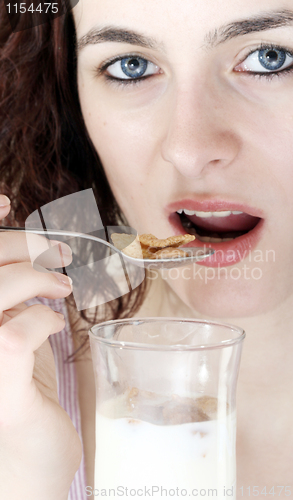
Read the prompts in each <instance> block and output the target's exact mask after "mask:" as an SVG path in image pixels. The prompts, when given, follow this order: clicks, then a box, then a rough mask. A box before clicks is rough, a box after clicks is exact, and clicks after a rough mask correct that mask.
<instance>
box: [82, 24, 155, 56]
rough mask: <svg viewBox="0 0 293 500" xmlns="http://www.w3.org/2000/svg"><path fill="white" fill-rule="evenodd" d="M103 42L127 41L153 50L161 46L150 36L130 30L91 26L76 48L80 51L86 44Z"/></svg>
mask: <svg viewBox="0 0 293 500" xmlns="http://www.w3.org/2000/svg"><path fill="white" fill-rule="evenodd" d="M104 42H116V43H117V42H118V43H129V44H131V45H139V46H140V47H145V48H147V49H155V50H158V49H159V48H161V47H162V46H161V44H159V43H158V42H156V41H155V40H154V39H153V38H151V37H147V36H144V35H141V34H139V33H136V32H135V31H132V30H126V29H123V28H115V27H113V26H106V27H105V28H92V29H91V30H90V31H88V32H87V33H86V34H85V35H83V36H82V37H81V38H80V39H79V40H78V42H77V50H78V51H80V50H81V49H83V48H84V47H85V46H86V45H92V44H96V43H104Z"/></svg>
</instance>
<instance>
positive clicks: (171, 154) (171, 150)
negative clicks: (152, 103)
mask: <svg viewBox="0 0 293 500" xmlns="http://www.w3.org/2000/svg"><path fill="white" fill-rule="evenodd" d="M228 99H229V98H227V96H226V99H225V97H224V98H223V96H219V92H218V91H217V90H214V91H212V89H209V88H207V87H206V86H204V85H202V86H201V88H200V87H199V86H198V87H197V89H196V90H195V86H194V85H193V86H190V87H189V88H187V87H185V88H181V89H180V88H177V89H176V90H175V89H174V91H173V95H172V98H170V100H171V101H172V104H171V103H170V101H169V102H168V107H169V109H168V112H167V127H166V129H165V130H167V132H166V133H165V138H164V140H163V142H162V156H163V158H164V160H166V161H167V162H170V163H172V165H173V166H174V167H175V168H176V169H177V170H178V171H179V172H180V173H181V174H182V175H183V176H185V177H190V178H195V177H201V176H202V175H204V173H205V172H206V171H207V170H209V169H211V168H213V167H225V166H227V165H229V164H230V163H231V162H232V161H233V159H234V158H235V157H236V156H237V154H238V151H239V147H240V139H239V137H238V136H237V134H236V132H235V129H234V127H233V123H232V119H231V115H230V119H229V118H228V113H227V110H226V109H225V105H224V102H226V101H227V100H228Z"/></svg>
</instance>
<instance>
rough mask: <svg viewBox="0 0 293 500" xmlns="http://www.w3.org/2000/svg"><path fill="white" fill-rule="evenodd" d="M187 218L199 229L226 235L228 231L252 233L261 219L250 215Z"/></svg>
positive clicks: (191, 216) (193, 216) (194, 216)
mask: <svg viewBox="0 0 293 500" xmlns="http://www.w3.org/2000/svg"><path fill="white" fill-rule="evenodd" d="M186 217H187V218H188V219H189V220H190V221H191V222H192V223H193V224H195V225H196V226H197V227H200V228H203V229H207V230H211V231H215V232H217V233H224V232H227V231H250V230H251V229H253V228H254V227H255V226H256V224H257V223H258V221H259V219H258V218H257V217H253V216H252V215H248V214H239V215H233V214H231V215H229V216H228V217H207V218H206V219H205V218H203V217H197V216H196V215H190V216H189V215H186Z"/></svg>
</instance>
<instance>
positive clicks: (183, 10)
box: [73, 0, 293, 39]
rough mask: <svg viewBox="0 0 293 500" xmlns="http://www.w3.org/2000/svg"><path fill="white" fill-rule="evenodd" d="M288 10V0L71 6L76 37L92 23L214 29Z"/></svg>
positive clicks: (173, 32)
mask: <svg viewBox="0 0 293 500" xmlns="http://www.w3.org/2000/svg"><path fill="white" fill-rule="evenodd" d="M286 10H292V13H293V2H292V0H257V1H255V0H123V1H121V0H79V2H78V4H77V5H76V6H75V7H74V9H73V16H74V20H75V26H76V31H77V35H78V38H80V37H82V36H84V35H85V34H86V33H87V32H88V31H89V30H90V29H91V28H94V27H96V26H105V25H108V26H110V25H113V26H121V27H127V28H128V29H133V30H135V31H137V30H139V31H140V32H145V33H146V34H148V35H149V36H153V37H155V38H156V39H158V38H159V37H160V35H161V36H162V37H163V36H166V35H169V36H171V37H174V36H175V37H178V36H179V35H180V34H186V33H190V34H194V35H196V34H197V33H198V34H199V35H200V34H201V33H203V32H205V36H208V34H209V32H210V33H212V32H215V30H217V29H219V28H220V27H221V26H224V25H227V24H228V23H229V22H235V21H237V20H238V19H239V20H241V19H246V18H251V17H253V16H260V15H262V14H263V13H269V12H273V11H279V12H281V11H286Z"/></svg>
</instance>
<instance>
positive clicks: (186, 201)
mask: <svg viewBox="0 0 293 500" xmlns="http://www.w3.org/2000/svg"><path fill="white" fill-rule="evenodd" d="M290 9H291V10H290ZM73 13H74V20H75V25H76V32H77V40H78V41H79V50H78V88H79V96H80V103H81V108H82V112H83V116H84V120H85V124H86V127H87V129H88V132H89V135H90V137H91V140H92V142H93V144H94V146H95V147H96V149H97V151H98V153H99V155H100V158H101V161H102V163H103V166H104V169H105V172H106V175H107V177H108V180H109V182H110V185H111V187H112V190H113V193H114V195H115V197H116V199H117V201H118V203H119V204H120V207H121V208H122V210H123V212H124V214H125V215H126V217H127V219H128V221H129V224H130V225H131V226H132V227H134V228H135V229H136V230H137V231H138V232H139V233H153V234H154V235H156V236H157V237H159V238H164V237H167V236H170V235H172V234H179V233H185V232H193V233H195V234H196V235H197V239H199V240H200V242H199V243H197V244H199V245H207V246H212V247H213V248H214V249H215V250H216V252H215V255H214V257H212V258H211V259H210V260H208V261H207V262H206V263H205V265H203V266H198V265H197V266H191V267H189V268H184V269H181V271H180V272H179V271H178V270H173V271H172V272H171V273H167V274H165V275H163V277H164V278H165V279H167V280H168V282H169V284H170V286H171V287H172V288H173V290H174V291H175V292H176V293H177V294H178V295H179V296H180V297H181V298H182V299H183V301H184V302H185V303H186V304H188V305H189V306H191V307H193V308H195V309H196V310H198V311H199V312H200V313H202V314H205V315H209V316H210V315H211V311H213V315H214V316H218V317H219V316H221V317H236V316H238V317H240V316H245V315H254V314H257V313H259V312H264V311H266V310H270V309H271V308H273V307H275V306H277V305H279V304H281V303H282V302H284V301H285V300H286V299H288V298H290V296H291V294H292V292H293V266H292V249H293V224H292V221H293V139H292V138H293V7H292V0H257V2H256V1H255V0H233V1H232V0H221V1H220V0H208V1H207V0H197V1H194V0H140V1H137V0H123V1H121V0H79V3H78V4H77V6H76V7H75V8H74V9H73ZM182 210H183V211H184V212H183V213H182V214H179V213H178V211H179V212H180V211H182ZM233 212H236V213H233ZM239 212H240V213H239ZM153 276H154V275H153Z"/></svg>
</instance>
